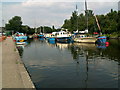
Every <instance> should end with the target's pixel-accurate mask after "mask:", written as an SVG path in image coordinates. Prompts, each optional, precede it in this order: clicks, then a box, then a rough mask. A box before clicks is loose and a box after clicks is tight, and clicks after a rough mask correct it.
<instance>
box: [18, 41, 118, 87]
mask: <svg viewBox="0 0 120 90" xmlns="http://www.w3.org/2000/svg"><path fill="white" fill-rule="evenodd" d="M109 42H110V44H109V46H96V45H95V44H83V43H49V42H47V41H46V40H40V39H33V40H30V41H28V44H27V45H26V46H18V50H19V52H20V56H21V58H22V60H23V62H24V64H25V66H26V68H27V70H28V72H29V74H30V76H31V79H32V81H33V83H34V84H35V86H36V88H118V74H119V73H118V67H119V65H120V41H119V40H110V41H109Z"/></svg>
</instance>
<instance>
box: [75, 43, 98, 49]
mask: <svg viewBox="0 0 120 90" xmlns="http://www.w3.org/2000/svg"><path fill="white" fill-rule="evenodd" d="M73 45H74V46H76V47H79V48H83V49H95V48H96V45H95V44H93V43H91V44H89V43H73Z"/></svg>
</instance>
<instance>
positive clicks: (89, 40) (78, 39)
mask: <svg viewBox="0 0 120 90" xmlns="http://www.w3.org/2000/svg"><path fill="white" fill-rule="evenodd" d="M96 40H97V39H96V38H92V37H85V38H74V42H80V43H95V42H96Z"/></svg>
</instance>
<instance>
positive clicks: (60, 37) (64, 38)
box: [55, 31, 72, 42]
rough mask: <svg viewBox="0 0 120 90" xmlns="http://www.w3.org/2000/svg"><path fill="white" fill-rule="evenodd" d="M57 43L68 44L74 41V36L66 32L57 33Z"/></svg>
mask: <svg viewBox="0 0 120 90" xmlns="http://www.w3.org/2000/svg"><path fill="white" fill-rule="evenodd" d="M55 34H56V41H57V42H68V41H71V40H72V34H71V33H68V32H66V31H59V32H56V33H55Z"/></svg>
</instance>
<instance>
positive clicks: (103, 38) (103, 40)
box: [96, 36, 107, 44]
mask: <svg viewBox="0 0 120 90" xmlns="http://www.w3.org/2000/svg"><path fill="white" fill-rule="evenodd" d="M106 42H107V37H106V36H99V37H98V38H97V41H96V43H97V44H105V43H106Z"/></svg>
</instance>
